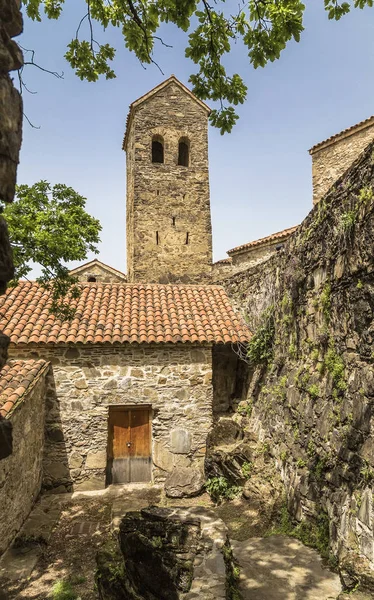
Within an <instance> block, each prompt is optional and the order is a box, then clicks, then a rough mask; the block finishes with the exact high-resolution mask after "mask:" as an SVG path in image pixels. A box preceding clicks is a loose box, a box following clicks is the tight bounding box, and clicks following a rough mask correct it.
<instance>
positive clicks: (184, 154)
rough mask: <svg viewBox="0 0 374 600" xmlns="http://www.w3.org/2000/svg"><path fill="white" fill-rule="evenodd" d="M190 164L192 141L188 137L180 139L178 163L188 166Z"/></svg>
mask: <svg viewBox="0 0 374 600" xmlns="http://www.w3.org/2000/svg"><path fill="white" fill-rule="evenodd" d="M189 164H190V142H189V140H188V139H187V138H181V139H180V140H179V148H178V165H181V166H182V167H188V166H189Z"/></svg>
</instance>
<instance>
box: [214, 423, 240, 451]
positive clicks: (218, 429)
mask: <svg viewBox="0 0 374 600" xmlns="http://www.w3.org/2000/svg"><path fill="white" fill-rule="evenodd" d="M243 437H244V431H243V429H242V428H241V427H240V425H239V424H238V423H236V422H235V421H233V420H232V419H221V420H220V421H218V423H217V424H216V425H215V426H214V427H213V429H212V431H211V433H210V434H209V436H208V441H207V444H208V446H211V447H214V446H220V445H224V444H234V443H236V442H239V441H241V440H242V439H243Z"/></svg>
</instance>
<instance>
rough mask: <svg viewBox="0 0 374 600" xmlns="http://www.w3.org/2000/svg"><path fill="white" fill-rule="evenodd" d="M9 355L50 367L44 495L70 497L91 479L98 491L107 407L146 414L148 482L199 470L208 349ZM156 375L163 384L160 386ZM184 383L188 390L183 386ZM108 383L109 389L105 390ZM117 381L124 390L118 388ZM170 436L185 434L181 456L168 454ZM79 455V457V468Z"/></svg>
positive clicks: (208, 410) (207, 411)
mask: <svg viewBox="0 0 374 600" xmlns="http://www.w3.org/2000/svg"><path fill="white" fill-rule="evenodd" d="M10 353H11V355H12V356H13V357H16V358H30V357H31V356H32V357H33V358H35V356H40V357H44V358H45V359H46V360H48V361H51V363H52V365H53V372H51V374H50V376H49V377H48V391H47V398H46V408H47V412H46V432H47V435H46V439H45V453H44V467H43V470H44V482H43V486H44V487H45V488H46V489H48V490H51V489H54V488H57V487H59V486H60V485H64V486H65V491H71V490H72V487H74V489H81V487H80V486H81V485H83V488H87V486H89V487H90V489H94V488H92V485H93V483H95V481H97V482H98V486H99V487H102V486H103V485H104V483H105V476H106V452H107V447H108V414H109V407H110V406H113V405H117V406H123V407H126V406H134V405H135V406H147V407H151V408H152V411H153V417H152V463H153V464H152V470H153V473H152V475H153V480H154V481H155V483H161V482H163V481H165V479H166V477H167V476H168V473H170V472H171V471H172V470H173V468H174V467H178V468H179V467H180V466H189V465H190V464H191V465H192V466H194V467H196V468H200V467H201V462H202V457H203V454H204V452H205V444H206V438H207V434H208V432H209V431H210V428H211V424H212V420H213V415H212V395H213V391H212V383H211V381H210V379H209V378H208V379H205V375H207V374H208V375H209V374H210V373H211V370H212V353H211V348H210V347H204V348H203V347H202V348H200V349H199V353H198V355H197V353H196V348H194V347H193V346H187V345H184V346H177V345H172V344H170V345H165V346H164V347H163V348H160V346H159V345H154V346H152V345H150V346H145V345H143V346H135V345H131V346H130V345H123V346H118V347H106V348H105V347H103V346H100V345H97V346H95V347H91V348H89V347H79V346H76V347H74V348H72V347H69V346H68V347H62V346H55V347H42V346H40V347H39V348H25V349H18V348H12V349H11V352H10ZM192 353H193V357H192ZM160 377H162V378H163V380H165V381H166V383H160V382H159V379H160ZM191 380H193V381H194V382H197V383H196V385H191ZM108 381H109V382H113V385H112V384H111V385H110V386H108V385H107V383H108ZM124 381H125V382H126V385H122V384H123V382H124ZM81 382H83V383H84V385H81ZM77 383H78V386H77ZM172 430H183V431H186V432H188V435H187V436H186V438H185V440H184V443H183V450H184V451H185V452H186V454H179V453H177V452H176V451H175V450H176V448H172V441H171V435H170V432H171V431H172ZM177 437H178V436H177ZM188 440H189V442H190V447H189V448H188ZM180 448H181V447H180V446H178V449H179V450H180ZM187 448H188V450H187ZM97 453H100V454H99V460H98V455H97ZM77 456H78V458H77ZM79 457H83V458H84V461H83V463H81V459H80V458H79ZM86 457H87V460H86ZM50 463H58V464H62V465H64V468H63V469H62V470H61V469H60V468H59V469H57V471H56V469H55V467H52V470H51V468H50V467H49V465H50ZM68 465H69V472H66V471H65V466H66V469H67V468H68V467H67V466H68Z"/></svg>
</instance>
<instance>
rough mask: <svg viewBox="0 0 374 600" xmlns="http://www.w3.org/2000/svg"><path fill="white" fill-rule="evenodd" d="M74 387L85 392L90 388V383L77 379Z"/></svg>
mask: <svg viewBox="0 0 374 600" xmlns="http://www.w3.org/2000/svg"><path fill="white" fill-rule="evenodd" d="M74 385H75V387H76V388H77V389H78V390H85V389H87V388H88V383H87V381H86V380H85V379H83V377H82V379H77V380H76V381H74Z"/></svg>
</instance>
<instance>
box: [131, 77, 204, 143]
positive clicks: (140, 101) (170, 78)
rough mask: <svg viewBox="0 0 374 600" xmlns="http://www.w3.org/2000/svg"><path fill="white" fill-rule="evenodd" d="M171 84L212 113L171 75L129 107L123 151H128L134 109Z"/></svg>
mask: <svg viewBox="0 0 374 600" xmlns="http://www.w3.org/2000/svg"><path fill="white" fill-rule="evenodd" d="M170 83H175V84H177V85H178V86H179V87H180V88H181V89H182V90H183V91H184V92H186V94H188V95H189V96H191V98H192V99H193V100H195V102H197V103H198V104H200V106H202V108H205V110H206V111H207V112H208V113H210V112H211V109H210V108H209V106H208V105H207V104H205V102H203V101H202V100H200V98H198V97H197V96H195V94H194V93H193V92H191V90H189V89H188V87H186V86H185V85H183V83H182V82H181V81H179V79H177V78H176V77H175V75H171V76H170V77H169V78H168V79H165V81H162V82H161V83H160V84H159V85H156V86H155V87H154V88H152V89H151V90H149V92H147V93H146V94H143V96H140V98H138V99H137V100H134V102H132V103H131V104H130V106H129V112H128V115H127V119H126V131H125V135H124V138H123V144H122V149H123V150H126V146H127V137H128V133H129V130H130V124H131V116H132V114H133V110H134V108H136V107H137V106H139V104H141V103H142V102H145V101H146V100H148V98H151V97H152V96H153V95H154V94H157V92H159V91H160V90H162V89H163V88H164V87H166V86H167V85H169V84H170Z"/></svg>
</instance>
